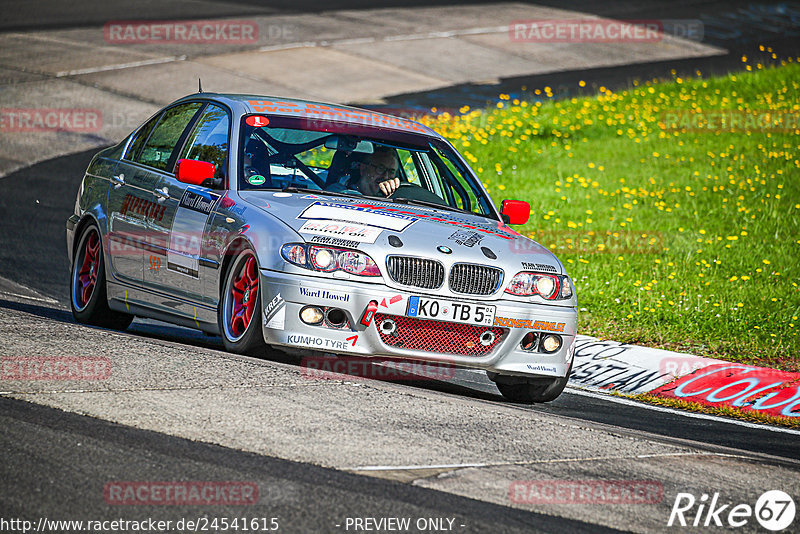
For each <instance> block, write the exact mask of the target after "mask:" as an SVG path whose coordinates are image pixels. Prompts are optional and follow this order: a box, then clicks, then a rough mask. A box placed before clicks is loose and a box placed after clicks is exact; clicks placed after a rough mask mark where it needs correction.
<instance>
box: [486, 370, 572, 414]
mask: <svg viewBox="0 0 800 534" xmlns="http://www.w3.org/2000/svg"><path fill="white" fill-rule="evenodd" d="M571 372H572V363H570V364H569V369H567V374H566V376H563V377H560V378H555V379H547V378H525V377H518V376H503V375H497V376H495V377H494V378H493V380H494V381H495V384H496V385H497V389H499V390H500V393H501V394H502V395H503V397H505V398H506V399H507V400H510V401H511V402H518V403H521V404H533V403H537V402H550V401H553V400H556V399H557V398H558V396H559V395H561V393H562V392H563V391H564V388H565V387H567V382H569V375H570V373H571Z"/></svg>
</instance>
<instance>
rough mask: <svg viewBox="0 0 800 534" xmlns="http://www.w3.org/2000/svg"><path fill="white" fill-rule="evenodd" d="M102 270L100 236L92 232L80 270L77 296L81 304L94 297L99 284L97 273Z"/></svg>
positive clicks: (85, 245) (86, 244)
mask: <svg viewBox="0 0 800 534" xmlns="http://www.w3.org/2000/svg"><path fill="white" fill-rule="evenodd" d="M99 270H100V238H99V237H98V236H97V232H92V233H91V234H90V235H89V237H88V239H86V242H85V244H84V246H83V265H81V269H80V271H78V288H77V291H76V296H77V297H78V298H79V300H80V302H79V304H80V306H81V307H83V306H86V304H88V303H89V299H90V298H92V293H93V292H94V287H95V286H96V285H97V273H98V271H99Z"/></svg>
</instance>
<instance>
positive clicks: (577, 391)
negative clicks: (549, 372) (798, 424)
mask: <svg viewBox="0 0 800 534" xmlns="http://www.w3.org/2000/svg"><path fill="white" fill-rule="evenodd" d="M566 392H567V393H572V394H574V395H583V396H584V397H592V398H595V399H602V400H607V401H610V402H616V403H618V404H625V405H626V406H636V407H638V408H643V409H645V410H654V411H657V412H666V413H671V414H675V415H681V416H683V417H693V418H695V419H705V420H707V421H716V422H718V423H729V424H732V425H739V426H744V427H747V428H757V429H759V430H770V431H772V432H783V433H785V434H793V435H795V436H800V430H794V429H791V428H783V427H780V426H772V425H765V424H764V425H760V424H757V423H749V422H747V421H739V420H738V419H728V418H725V417H720V416H718V415H708V414H704V413H694V412H686V411H683V410H676V409H674V408H666V407H664V406H654V405H652V404H647V403H644V402H639V401H635V400H631V399H626V398H624V397H617V396H614V395H608V394H603V393H595V392H594V391H588V390H585V389H578V388H576V387H574V386H567V390H566Z"/></svg>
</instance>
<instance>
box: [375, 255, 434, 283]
mask: <svg viewBox="0 0 800 534" xmlns="http://www.w3.org/2000/svg"><path fill="white" fill-rule="evenodd" d="M387 266H388V267H389V276H391V277H392V280H394V281H395V282H397V283H398V284H403V285H404V286H412V287H419V288H422V289H437V288H439V287H442V283H444V266H443V265H442V264H441V263H439V262H438V261H436V260H427V259H423V258H411V257H408V256H389V258H388V260H387Z"/></svg>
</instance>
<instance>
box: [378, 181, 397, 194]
mask: <svg viewBox="0 0 800 534" xmlns="http://www.w3.org/2000/svg"><path fill="white" fill-rule="evenodd" d="M398 187H400V178H390V179H388V180H386V181H385V182H380V183H379V184H378V189H380V190H381V193H383V196H385V197H388V196H391V195H392V193H394V192H395V191H397V188H398Z"/></svg>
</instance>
